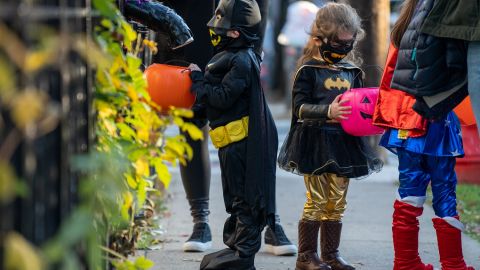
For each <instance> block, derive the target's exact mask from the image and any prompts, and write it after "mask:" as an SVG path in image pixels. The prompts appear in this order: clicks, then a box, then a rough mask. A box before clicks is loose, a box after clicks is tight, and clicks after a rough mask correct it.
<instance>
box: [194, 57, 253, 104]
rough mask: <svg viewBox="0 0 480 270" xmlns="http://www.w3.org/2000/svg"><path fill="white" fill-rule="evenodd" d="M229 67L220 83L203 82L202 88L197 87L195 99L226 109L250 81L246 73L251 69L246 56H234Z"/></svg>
mask: <svg viewBox="0 0 480 270" xmlns="http://www.w3.org/2000/svg"><path fill="white" fill-rule="evenodd" d="M230 66H231V69H230V70H229V71H228V72H227V74H226V75H225V77H224V78H223V80H222V83H221V84H220V85H215V86H212V85H211V84H209V83H205V82H204V83H203V89H201V88H198V89H197V92H196V93H197V99H199V101H200V102H204V103H206V104H208V105H209V106H212V107H215V108H217V109H223V110H225V109H228V108H230V107H231V106H232V105H233V104H234V103H235V101H236V100H237V99H238V97H240V95H241V94H242V93H243V92H244V91H245V90H246V89H247V87H248V86H249V83H250V79H249V77H248V74H250V72H251V70H252V66H251V62H250V60H249V59H248V58H242V57H238V56H234V57H233V58H232V59H231V63H230Z"/></svg>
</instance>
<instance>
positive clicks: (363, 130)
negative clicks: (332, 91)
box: [340, 87, 383, 136]
mask: <svg viewBox="0 0 480 270" xmlns="http://www.w3.org/2000/svg"><path fill="white" fill-rule="evenodd" d="M378 92H379V90H378V87H371V88H352V89H350V90H348V91H347V92H345V93H344V94H343V95H342V96H341V97H340V100H348V101H347V102H345V103H344V104H343V105H345V106H352V114H350V115H349V116H348V119H347V120H342V121H341V122H340V124H341V125H342V128H343V130H345V132H346V133H348V134H350V135H353V136H372V135H378V134H382V133H383V128H380V127H377V126H374V125H372V120H373V112H374V111H375V104H377V99H378Z"/></svg>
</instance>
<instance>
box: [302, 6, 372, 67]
mask: <svg viewBox="0 0 480 270" xmlns="http://www.w3.org/2000/svg"><path fill="white" fill-rule="evenodd" d="M342 31H344V32H349V33H352V34H355V35H356V40H355V43H354V49H353V50H352V51H351V52H350V53H349V54H348V56H347V58H346V60H349V61H352V62H354V63H356V64H360V63H361V59H360V58H359V57H356V53H355V47H356V45H357V42H358V41H359V40H361V39H362V38H363V37H364V36H365V31H364V30H363V28H362V20H361V19H360V16H358V13H357V11H356V10H355V9H354V8H352V7H351V6H350V5H347V4H339V3H328V4H326V5H324V6H322V7H321V8H320V9H319V10H318V12H317V15H316V18H315V22H314V23H313V25H312V30H311V32H310V38H309V40H308V42H307V45H306V46H305V48H304V49H303V55H302V56H301V57H300V59H299V60H298V63H297V67H300V66H301V65H303V64H305V62H307V61H309V60H312V59H313V58H314V56H315V55H317V54H318V47H317V46H316V44H315V38H319V39H320V41H321V42H323V39H325V38H327V39H331V38H333V37H335V36H337V35H338V33H340V32H342Z"/></svg>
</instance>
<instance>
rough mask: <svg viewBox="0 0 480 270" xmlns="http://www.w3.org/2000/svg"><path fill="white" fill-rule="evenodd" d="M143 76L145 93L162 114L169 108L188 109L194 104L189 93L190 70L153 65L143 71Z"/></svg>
mask: <svg viewBox="0 0 480 270" xmlns="http://www.w3.org/2000/svg"><path fill="white" fill-rule="evenodd" d="M145 76H146V78H147V82H148V88H147V91H148V93H149V94H150V97H151V98H152V101H153V102H155V103H156V104H157V105H158V106H160V107H161V110H162V112H163V113H166V112H167V111H168V110H169V109H170V107H171V106H173V107H176V108H186V109H190V108H191V107H192V106H193V104H194V103H195V96H194V95H193V94H192V93H190V87H191V86H192V80H191V79H190V70H188V69H187V68H186V67H180V66H172V65H166V64H153V65H151V66H149V67H148V68H147V69H145Z"/></svg>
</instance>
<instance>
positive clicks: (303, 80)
mask: <svg viewBox="0 0 480 270" xmlns="http://www.w3.org/2000/svg"><path fill="white" fill-rule="evenodd" d="M314 85H315V75H314V74H313V72H312V70H311V69H310V68H308V67H304V68H301V69H300V70H299V71H298V74H297V77H296V78H295V82H294V83H293V90H292V100H293V104H292V108H293V113H294V114H295V116H296V117H297V118H299V119H300V107H301V106H302V105H303V104H313V100H312V95H311V93H312V91H313V88H314Z"/></svg>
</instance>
